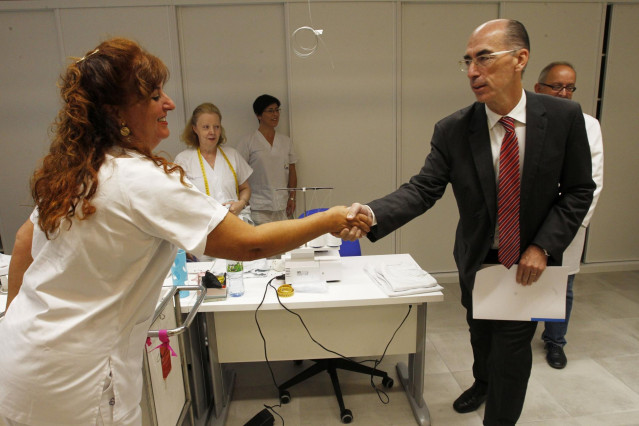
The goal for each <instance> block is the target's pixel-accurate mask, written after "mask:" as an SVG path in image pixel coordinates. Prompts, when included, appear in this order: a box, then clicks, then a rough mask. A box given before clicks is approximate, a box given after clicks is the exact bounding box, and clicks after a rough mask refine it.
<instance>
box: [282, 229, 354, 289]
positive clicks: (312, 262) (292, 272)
mask: <svg viewBox="0 0 639 426" xmlns="http://www.w3.org/2000/svg"><path fill="white" fill-rule="evenodd" d="M335 240H337V241H335ZM341 242H342V240H341V239H339V238H335V237H333V236H332V235H330V234H326V235H322V236H321V237H319V238H316V239H315V240H313V241H310V242H309V243H307V245H305V246H302V247H300V248H297V249H295V250H292V251H290V252H288V253H286V254H285V255H284V256H282V258H283V259H284V268H285V276H286V283H288V284H292V285H295V284H296V283H297V284H299V283H308V282H317V281H340V280H341V279H342V260H341V257H340V255H339V246H340V245H341ZM320 244H321V245H320Z"/></svg>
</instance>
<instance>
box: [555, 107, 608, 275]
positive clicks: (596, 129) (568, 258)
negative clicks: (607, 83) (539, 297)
mask: <svg viewBox="0 0 639 426" xmlns="http://www.w3.org/2000/svg"><path fill="white" fill-rule="evenodd" d="M584 120H585V121H586V133H587V135H588V143H589V144H590V156H591V157H592V180H594V181H595V185H597V187H596V188H595V192H594V193H593V195H592V204H590V208H589V209H588V213H586V217H585V218H584V221H583V223H582V224H581V226H580V227H579V230H577V235H575V238H573V240H572V242H571V243H570V244H569V245H568V247H567V248H566V250H565V251H564V255H563V266H568V267H569V268H570V270H569V272H568V273H569V274H570V275H572V274H576V273H577V272H579V265H580V264H581V254H582V253H583V250H584V242H585V240H586V228H587V227H588V224H589V223H590V219H591V218H592V214H593V212H594V211H595V207H596V206H597V201H598V200H599V195H600V194H601V189H602V188H603V166H604V155H603V140H602V137H601V127H600V126H599V122H598V121H597V119H596V118H594V117H591V116H589V115H588V114H584Z"/></svg>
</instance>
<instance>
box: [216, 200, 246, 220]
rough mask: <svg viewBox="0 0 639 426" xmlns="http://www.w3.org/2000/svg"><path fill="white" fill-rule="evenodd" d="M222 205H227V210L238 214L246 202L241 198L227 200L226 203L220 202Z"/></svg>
mask: <svg viewBox="0 0 639 426" xmlns="http://www.w3.org/2000/svg"><path fill="white" fill-rule="evenodd" d="M222 205H223V206H229V211H230V212H231V213H233V214H234V215H235V216H237V215H239V214H240V212H241V211H242V210H244V207H246V203H245V202H244V201H242V200H238V201H227V202H226V203H222Z"/></svg>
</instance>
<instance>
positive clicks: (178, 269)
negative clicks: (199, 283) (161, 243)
mask: <svg viewBox="0 0 639 426" xmlns="http://www.w3.org/2000/svg"><path fill="white" fill-rule="evenodd" d="M171 278H172V279H173V285H175V286H178V285H186V281H187V280H188V278H189V275H188V272H187V271H186V252H185V251H184V250H183V249H178V252H177V256H175V260H174V261H173V265H172V266H171ZM188 296H189V292H188V291H181V292H180V297H181V298H184V297H188Z"/></svg>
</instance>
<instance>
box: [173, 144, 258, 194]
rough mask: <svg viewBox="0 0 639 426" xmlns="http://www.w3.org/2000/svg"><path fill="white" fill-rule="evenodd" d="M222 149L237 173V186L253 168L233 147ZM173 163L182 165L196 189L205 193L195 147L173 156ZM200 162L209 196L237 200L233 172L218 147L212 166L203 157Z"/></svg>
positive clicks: (244, 180)
mask: <svg viewBox="0 0 639 426" xmlns="http://www.w3.org/2000/svg"><path fill="white" fill-rule="evenodd" d="M222 149H223V150H224V153H225V154H226V156H227V157H228V159H229V161H230V162H231V165H232V166H233V169H234V170H235V173H236V174H237V184H238V186H239V185H242V184H243V183H244V182H246V180H247V179H248V178H249V176H251V174H252V173H253V169H252V168H251V166H249V165H248V163H247V162H246V160H244V158H242V156H241V155H240V154H239V153H238V152H237V151H236V150H235V149H233V148H231V147H230V146H224V147H223V148H222ZM175 163H176V164H179V165H180V166H182V168H183V169H184V171H185V172H186V175H187V177H188V178H189V180H190V181H191V182H192V183H193V184H194V185H195V186H196V187H197V189H199V190H200V191H202V192H204V193H205V194H206V187H205V185H204V175H202V166H201V165H200V159H199V157H198V155H197V149H195V148H189V149H187V150H184V151H182V152H180V153H179V154H178V155H177V156H176V157H175ZM202 163H203V164H204V171H205V172H206V179H207V181H208V183H209V193H210V195H211V197H213V198H215V200H216V201H218V202H220V203H226V202H227V201H237V200H238V197H237V192H236V188H235V178H234V177H233V172H232V171H231V169H230V168H229V165H228V163H227V162H226V160H225V159H224V156H223V155H222V153H221V152H220V150H219V148H218V150H217V154H216V155H215V167H214V168H212V167H211V165H210V164H209V163H208V161H206V160H205V159H204V157H202Z"/></svg>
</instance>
